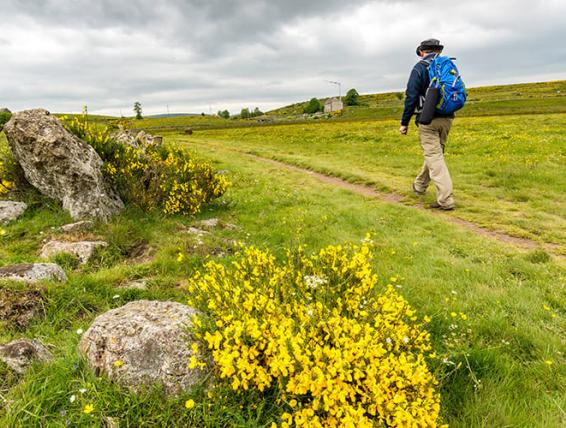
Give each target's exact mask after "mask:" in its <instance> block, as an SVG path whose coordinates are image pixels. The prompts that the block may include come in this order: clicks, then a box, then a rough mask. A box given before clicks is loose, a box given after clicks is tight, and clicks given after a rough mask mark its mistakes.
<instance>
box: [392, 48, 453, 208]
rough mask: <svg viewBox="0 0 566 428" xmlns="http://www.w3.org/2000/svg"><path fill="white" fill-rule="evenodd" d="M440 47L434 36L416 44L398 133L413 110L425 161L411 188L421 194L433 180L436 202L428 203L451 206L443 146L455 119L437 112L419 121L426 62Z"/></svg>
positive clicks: (426, 79)
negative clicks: (416, 59)
mask: <svg viewBox="0 0 566 428" xmlns="http://www.w3.org/2000/svg"><path fill="white" fill-rule="evenodd" d="M443 48H444V46H442V45H441V44H440V41H438V40H436V39H428V40H424V41H423V42H421V44H420V45H419V47H418V48H417V55H418V56H420V57H421V60H420V61H419V62H418V63H417V64H416V65H415V67H414V68H413V71H412V72H411V76H410V77H409V83H408V84H407V91H406V98H405V110H404V111H403V116H402V118H401V128H399V132H400V133H401V135H407V132H408V129H409V128H408V126H409V123H410V121H411V117H412V116H413V114H415V113H416V121H415V122H416V124H417V126H418V127H419V137H420V142H421V147H422V150H423V155H424V164H423V167H422V169H421V172H420V173H419V175H417V177H416V178H415V181H414V182H413V191H414V192H415V194H416V195H417V196H422V195H424V194H425V192H426V190H427V188H428V185H429V183H430V182H431V181H432V182H433V183H434V185H435V186H436V191H437V199H436V202H435V203H432V204H430V208H435V209H441V210H453V209H454V197H453V195H452V179H451V178H450V172H449V171H448V167H447V166H446V162H445V161H444V146H445V144H446V140H447V138H448V133H449V132H450V127H451V126H452V121H453V120H454V114H453V113H452V114H444V115H443V114H440V113H439V112H436V113H435V114H434V118H433V119H432V122H430V124H423V123H419V118H420V113H421V111H422V107H423V104H424V99H425V94H426V91H427V88H428V87H429V84H430V78H429V73H428V66H429V65H430V63H431V61H432V60H433V59H434V58H435V57H436V56H437V55H439V54H440V53H441V52H442V50H443Z"/></svg>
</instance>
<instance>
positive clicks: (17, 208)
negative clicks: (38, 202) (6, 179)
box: [0, 201, 28, 223]
mask: <svg viewBox="0 0 566 428" xmlns="http://www.w3.org/2000/svg"><path fill="white" fill-rule="evenodd" d="M27 207H28V206H27V205H26V204H24V203H23V202H15V201H0V223H8V222H9V221H12V220H16V219H17V218H18V217H20V216H21V215H22V214H23V213H24V211H25V210H26V209H27Z"/></svg>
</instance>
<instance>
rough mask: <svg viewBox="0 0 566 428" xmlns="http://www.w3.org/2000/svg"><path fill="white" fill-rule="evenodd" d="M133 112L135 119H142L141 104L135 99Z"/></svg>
mask: <svg viewBox="0 0 566 428" xmlns="http://www.w3.org/2000/svg"><path fill="white" fill-rule="evenodd" d="M134 113H135V114H136V119H138V120H142V119H143V116H142V105H141V103H140V102H139V101H136V102H135V103H134Z"/></svg>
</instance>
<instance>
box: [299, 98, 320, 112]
mask: <svg viewBox="0 0 566 428" xmlns="http://www.w3.org/2000/svg"><path fill="white" fill-rule="evenodd" d="M321 110H322V105H321V104H320V101H319V100H318V99H316V98H312V99H311V100H310V101H309V103H308V104H307V106H306V107H305V108H304V110H303V111H304V112H305V113H308V114H314V113H318V112H319V111H321Z"/></svg>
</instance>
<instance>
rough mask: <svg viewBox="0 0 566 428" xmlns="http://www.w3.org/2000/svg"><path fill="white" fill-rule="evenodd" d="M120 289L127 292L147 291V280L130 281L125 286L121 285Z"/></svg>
mask: <svg viewBox="0 0 566 428" xmlns="http://www.w3.org/2000/svg"><path fill="white" fill-rule="evenodd" d="M118 288H122V289H125V290H147V280H145V279H136V280H133V281H128V282H126V283H125V284H122V285H120V286H119V287H118Z"/></svg>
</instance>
